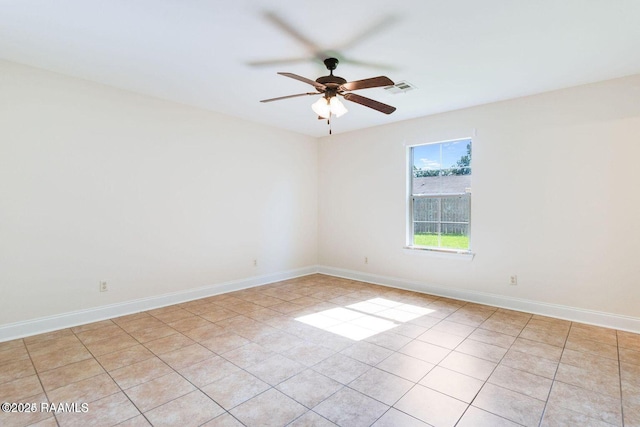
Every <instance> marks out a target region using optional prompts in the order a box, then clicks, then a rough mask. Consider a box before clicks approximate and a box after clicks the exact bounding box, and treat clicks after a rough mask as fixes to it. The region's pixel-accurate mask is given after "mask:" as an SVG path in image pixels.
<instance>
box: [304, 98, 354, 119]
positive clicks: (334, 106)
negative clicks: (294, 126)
mask: <svg viewBox="0 0 640 427" xmlns="http://www.w3.org/2000/svg"><path fill="white" fill-rule="evenodd" d="M311 109H312V110H313V111H314V112H315V113H316V114H317V115H318V116H320V117H322V118H323V119H326V118H328V117H329V115H334V116H336V117H340V116H342V115H343V114H344V113H346V112H347V111H349V110H347V108H346V107H345V106H344V104H342V102H340V100H338V98H337V97H335V96H333V97H331V99H327V98H320V99H318V100H317V101H316V102H314V103H313V104H311Z"/></svg>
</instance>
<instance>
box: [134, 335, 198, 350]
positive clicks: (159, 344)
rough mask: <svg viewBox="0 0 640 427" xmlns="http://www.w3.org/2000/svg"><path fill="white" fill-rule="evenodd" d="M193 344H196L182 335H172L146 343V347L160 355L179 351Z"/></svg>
mask: <svg viewBox="0 0 640 427" xmlns="http://www.w3.org/2000/svg"><path fill="white" fill-rule="evenodd" d="M192 344H195V342H194V341H193V340H192V339H191V338H188V337H187V336H185V335H182V334H172V335H169V336H168V337H164V338H158V339H157V340H153V341H148V342H146V343H144V346H145V347H146V348H148V349H149V350H151V351H152V352H153V353H155V354H156V355H160V354H164V353H169V352H171V351H174V350H179V349H181V348H183V347H186V346H189V345H192Z"/></svg>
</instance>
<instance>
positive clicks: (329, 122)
mask: <svg viewBox="0 0 640 427" xmlns="http://www.w3.org/2000/svg"><path fill="white" fill-rule="evenodd" d="M327 124H328V125H329V135H331V112H329V117H327Z"/></svg>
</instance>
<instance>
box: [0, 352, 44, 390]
mask: <svg viewBox="0 0 640 427" xmlns="http://www.w3.org/2000/svg"><path fill="white" fill-rule="evenodd" d="M35 373H36V370H35V368H34V367H33V363H31V360H29V359H28V358H25V359H18V360H13V361H11V362H5V363H2V364H0V385H1V384H3V383H6V382H9V381H12V380H16V379H18V378H22V377H28V376H29V375H35Z"/></svg>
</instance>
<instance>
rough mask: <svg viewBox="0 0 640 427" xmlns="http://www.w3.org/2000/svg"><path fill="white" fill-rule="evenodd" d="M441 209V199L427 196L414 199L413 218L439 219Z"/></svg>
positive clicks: (422, 219)
mask: <svg viewBox="0 0 640 427" xmlns="http://www.w3.org/2000/svg"><path fill="white" fill-rule="evenodd" d="M439 210H440V199H438V198H426V199H421V198H417V199H414V202H413V220H414V221H438V218H439V216H440V215H439Z"/></svg>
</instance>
